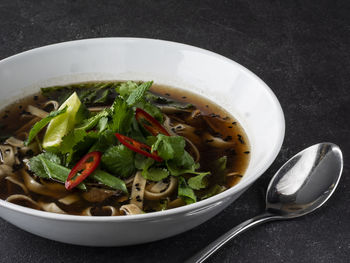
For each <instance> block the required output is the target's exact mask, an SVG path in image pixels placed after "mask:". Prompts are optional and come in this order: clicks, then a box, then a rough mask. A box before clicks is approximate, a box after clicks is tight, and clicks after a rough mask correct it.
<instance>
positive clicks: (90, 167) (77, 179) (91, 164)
mask: <svg viewBox="0 0 350 263" xmlns="http://www.w3.org/2000/svg"><path fill="white" fill-rule="evenodd" d="M101 155H102V153H101V152H90V153H88V154H86V155H85V156H84V157H83V158H81V160H80V161H79V162H78V163H77V164H76V165H75V166H74V167H73V169H72V170H71V171H70V173H69V175H68V178H67V180H66V183H65V187H66V189H67V190H71V189H73V188H74V187H76V186H77V185H78V184H80V183H81V182H82V181H84V179H85V178H86V177H88V176H89V175H90V174H91V173H92V172H93V171H94V170H95V169H96V168H97V166H98V165H99V164H100V161H101Z"/></svg>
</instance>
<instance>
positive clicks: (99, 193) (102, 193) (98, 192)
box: [82, 187, 117, 203]
mask: <svg viewBox="0 0 350 263" xmlns="http://www.w3.org/2000/svg"><path fill="white" fill-rule="evenodd" d="M116 193H117V191H114V190H108V189H102V188H97V187H91V188H90V189H89V191H87V192H85V193H83V194H82V196H83V198H84V199H85V200H86V201H88V202H90V203H97V202H98V203H99V202H103V201H104V200H106V199H107V198H109V197H111V196H112V195H115V194H116Z"/></svg>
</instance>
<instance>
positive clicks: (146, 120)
mask: <svg viewBox="0 0 350 263" xmlns="http://www.w3.org/2000/svg"><path fill="white" fill-rule="evenodd" d="M135 118H136V120H137V121H138V122H139V123H140V124H141V125H142V126H143V127H145V129H146V130H147V131H149V132H150V133H151V134H152V135H153V136H157V135H158V134H164V135H166V136H170V134H169V133H168V131H167V130H166V129H165V128H164V127H163V126H162V125H161V124H160V123H159V122H158V121H157V120H156V119H155V118H153V117H152V116H151V115H149V114H148V113H147V112H145V111H144V110H142V109H140V108H136V115H135ZM148 124H150V125H148Z"/></svg>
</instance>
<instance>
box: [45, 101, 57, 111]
mask: <svg viewBox="0 0 350 263" xmlns="http://www.w3.org/2000/svg"><path fill="white" fill-rule="evenodd" d="M49 105H52V108H53V110H58V107H59V104H58V102H57V101H55V100H49V101H47V102H45V104H44V108H46V107H47V106H49Z"/></svg>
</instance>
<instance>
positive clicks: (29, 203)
mask: <svg viewBox="0 0 350 263" xmlns="http://www.w3.org/2000/svg"><path fill="white" fill-rule="evenodd" d="M6 201H7V202H10V203H13V204H16V205H23V203H25V205H24V206H26V207H29V208H33V209H38V210H41V205H40V204H38V203H37V202H35V201H34V200H33V199H31V198H30V197H28V196H26V195H20V194H15V195H10V196H9V197H7V199H6Z"/></svg>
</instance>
